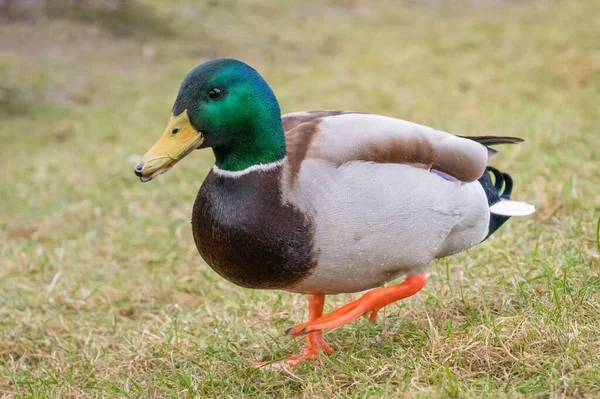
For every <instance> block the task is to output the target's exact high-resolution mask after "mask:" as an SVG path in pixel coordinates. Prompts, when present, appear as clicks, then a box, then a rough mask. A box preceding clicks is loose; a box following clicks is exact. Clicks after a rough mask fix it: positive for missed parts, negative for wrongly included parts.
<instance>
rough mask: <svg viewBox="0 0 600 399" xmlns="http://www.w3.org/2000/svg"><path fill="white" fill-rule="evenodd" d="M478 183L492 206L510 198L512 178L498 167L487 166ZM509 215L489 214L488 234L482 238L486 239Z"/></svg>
mask: <svg viewBox="0 0 600 399" xmlns="http://www.w3.org/2000/svg"><path fill="white" fill-rule="evenodd" d="M491 175H494V182H493V183H492V177H491ZM479 184H481V186H482V187H483V190H484V191H485V195H486V196H487V199H488V205H489V206H492V205H494V204H496V203H498V202H500V201H501V200H502V199H510V195H511V193H512V189H513V179H512V177H510V175H508V174H507V173H502V172H500V171H499V170H498V169H496V168H494V167H492V166H488V167H487V168H486V171H485V172H484V173H483V176H481V177H480V178H479ZM509 218H510V216H502V215H495V214H493V213H492V214H491V215H490V225H489V229H488V235H487V236H486V237H485V238H484V239H483V241H485V240H487V238H488V237H489V236H491V235H492V234H493V233H494V232H495V231H496V230H498V228H500V226H502V225H503V224H504V223H505V222H506V221H507V220H508V219H509Z"/></svg>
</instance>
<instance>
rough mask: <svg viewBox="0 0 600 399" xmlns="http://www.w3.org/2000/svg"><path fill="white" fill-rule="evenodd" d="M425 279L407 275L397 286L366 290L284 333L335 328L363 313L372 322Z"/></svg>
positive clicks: (420, 284)
mask: <svg viewBox="0 0 600 399" xmlns="http://www.w3.org/2000/svg"><path fill="white" fill-rule="evenodd" d="M426 281H427V277H426V275H424V274H421V275H418V276H409V277H407V278H406V280H405V281H404V282H403V283H402V284H399V285H397V286H394V287H386V288H377V289H374V290H372V291H369V292H367V293H366V294H365V295H363V296H362V297H361V298H360V299H357V300H356V301H354V302H350V303H349V304H347V305H345V306H342V307H341V308H339V309H337V310H335V311H333V312H331V313H329V314H328V315H325V316H322V317H319V318H317V319H315V320H311V321H309V322H307V323H302V324H298V325H297V326H294V327H292V328H290V329H288V330H287V331H286V332H285V333H286V335H295V336H297V335H304V334H309V333H313V332H315V331H321V330H324V329H327V328H336V327H339V326H342V325H344V324H346V323H349V322H351V321H353V320H356V319H357V318H359V317H360V316H362V315H364V314H368V315H369V321H370V322H371V323H373V322H374V321H375V320H376V319H377V313H378V312H379V310H380V309H381V308H383V307H384V306H386V305H389V304H390V303H393V302H396V301H399V300H401V299H404V298H407V297H409V296H411V295H414V294H416V293H417V292H419V291H420V290H421V289H422V288H423V287H424V286H425V283H426Z"/></svg>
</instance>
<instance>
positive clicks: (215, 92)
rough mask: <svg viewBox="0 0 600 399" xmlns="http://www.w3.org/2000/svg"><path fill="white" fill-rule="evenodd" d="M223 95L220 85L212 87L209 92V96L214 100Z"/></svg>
mask: <svg viewBox="0 0 600 399" xmlns="http://www.w3.org/2000/svg"><path fill="white" fill-rule="evenodd" d="M222 95H223V91H222V90H221V89H219V88H218V87H215V88H213V89H210V91H209V92H208V97H210V98H211V99H213V100H215V99H217V98H219V97H221V96H222Z"/></svg>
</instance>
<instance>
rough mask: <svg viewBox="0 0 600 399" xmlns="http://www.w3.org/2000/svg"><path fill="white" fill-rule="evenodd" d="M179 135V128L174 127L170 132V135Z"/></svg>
mask: <svg viewBox="0 0 600 399" xmlns="http://www.w3.org/2000/svg"><path fill="white" fill-rule="evenodd" d="M177 133H179V128H178V127H174V128H173V130H171V134H173V135H175V134H177Z"/></svg>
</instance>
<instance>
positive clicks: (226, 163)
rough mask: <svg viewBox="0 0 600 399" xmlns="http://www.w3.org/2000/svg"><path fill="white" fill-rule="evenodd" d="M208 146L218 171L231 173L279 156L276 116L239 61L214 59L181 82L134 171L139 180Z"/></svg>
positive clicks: (268, 94) (262, 87)
mask: <svg viewBox="0 0 600 399" xmlns="http://www.w3.org/2000/svg"><path fill="white" fill-rule="evenodd" d="M206 147H211V148H212V149H213V152H214V154H215V158H216V165H217V166H218V167H219V168H220V169H224V170H230V171H237V170H242V169H245V168H248V167H250V166H252V165H258V164H265V163H269V162H274V161H277V160H280V159H282V158H283V157H284V156H285V137H284V134H283V127H282V124H281V112H280V110H279V104H278V103H277V99H276V98H275V95H274V94H273V91H272V90H271V88H270V87H269V85H268V84H267V83H266V82H265V80H264V79H263V78H262V77H261V76H260V75H259V74H258V72H256V71H255V70H254V69H253V68H251V67H250V66H248V65H246V64H244V63H243V62H240V61H236V60H230V59H220V60H215V61H209V62H206V63H204V64H202V65H200V66H198V67H196V68H195V69H193V70H192V71H191V72H190V73H189V74H188V75H187V76H186V77H185V79H184V80H183V82H182V83H181V87H180V89H179V94H178V95H177V99H176V100H175V104H174V106H173V114H172V116H171V121H170V122H169V125H168V126H167V129H166V130H165V132H164V133H163V136H162V137H161V138H160V140H159V141H158V142H157V143H156V144H155V146H154V147H152V149H151V150H150V151H148V153H147V154H146V155H144V157H143V158H142V160H141V161H140V162H139V163H138V165H137V166H136V174H137V175H138V176H140V178H141V179H142V181H148V180H150V179H151V178H153V177H154V176H156V175H158V174H160V173H162V172H164V171H166V170H168V169H170V167H171V166H173V164H174V163H175V162H177V161H178V160H180V159H181V158H183V157H184V156H185V155H187V154H189V153H190V152H191V151H192V150H194V149H196V148H206Z"/></svg>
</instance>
